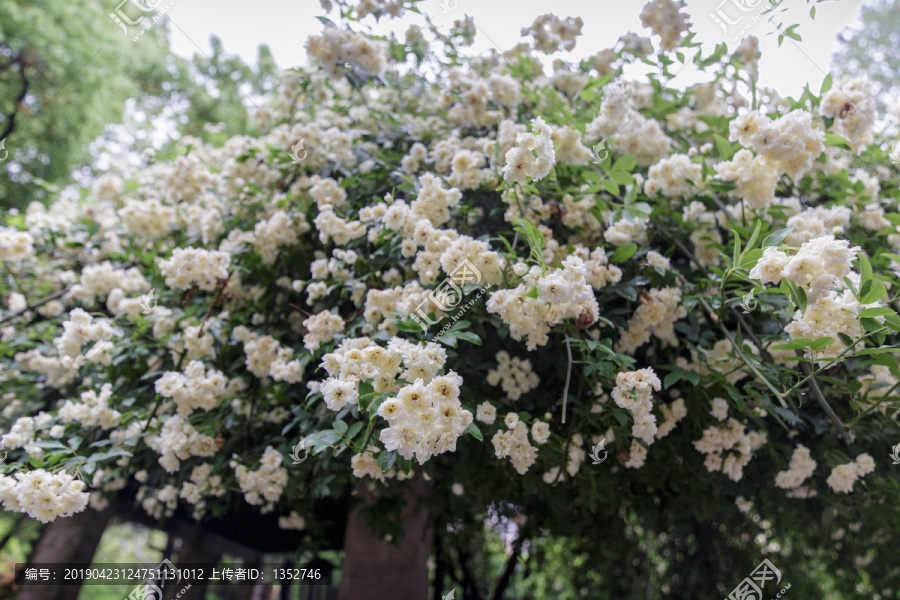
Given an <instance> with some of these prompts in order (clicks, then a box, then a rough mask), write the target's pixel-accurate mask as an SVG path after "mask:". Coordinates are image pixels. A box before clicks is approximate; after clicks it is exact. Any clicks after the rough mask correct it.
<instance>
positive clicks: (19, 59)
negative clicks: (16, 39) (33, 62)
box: [0, 52, 29, 140]
mask: <svg viewBox="0 0 900 600" xmlns="http://www.w3.org/2000/svg"><path fill="white" fill-rule="evenodd" d="M26 63H27V61H26V60H25V57H24V55H23V54H22V53H21V52H20V53H18V54H13V56H12V59H11V61H10V64H9V65H7V66H10V65H13V64H15V65H17V66H18V67H19V79H20V80H21V81H22V91H21V92H19V95H18V96H17V97H16V99H15V100H14V101H13V108H12V113H10V115H9V116H8V117H6V127H4V129H3V132H2V133H0V140H4V139H6V136H8V135H9V134H10V133H12V131H13V129H14V128H15V126H16V115H17V114H18V113H19V105H20V104H21V103H22V102H23V101H24V100H25V96H27V95H28V85H29V81H28V75H26V74H25V66H26Z"/></svg>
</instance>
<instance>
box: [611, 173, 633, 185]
mask: <svg viewBox="0 0 900 600" xmlns="http://www.w3.org/2000/svg"><path fill="white" fill-rule="evenodd" d="M609 177H610V179H612V180H613V181H615V182H616V183H618V184H619V185H631V184H632V183H634V177H632V176H631V175H629V174H628V173H626V172H624V171H619V170H616V169H613V170H612V171H610V172H609Z"/></svg>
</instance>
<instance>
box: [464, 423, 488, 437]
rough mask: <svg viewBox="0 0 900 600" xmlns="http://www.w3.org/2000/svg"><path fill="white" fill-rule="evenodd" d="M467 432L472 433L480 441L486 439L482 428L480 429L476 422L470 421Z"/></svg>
mask: <svg viewBox="0 0 900 600" xmlns="http://www.w3.org/2000/svg"><path fill="white" fill-rule="evenodd" d="M466 433H468V434H469V435H471V436H472V437H473V438H475V439H476V440H478V441H479V442H483V441H484V437H483V436H482V435H481V430H480V429H478V426H477V425H475V423H469V426H468V427H466Z"/></svg>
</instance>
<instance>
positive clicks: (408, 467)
mask: <svg viewBox="0 0 900 600" xmlns="http://www.w3.org/2000/svg"><path fill="white" fill-rule="evenodd" d="M397 464H398V465H399V466H400V470H401V471H403V474H404V475H409V472H410V471H412V468H413V461H412V460H411V459H408V458H403V457H402V456H397Z"/></svg>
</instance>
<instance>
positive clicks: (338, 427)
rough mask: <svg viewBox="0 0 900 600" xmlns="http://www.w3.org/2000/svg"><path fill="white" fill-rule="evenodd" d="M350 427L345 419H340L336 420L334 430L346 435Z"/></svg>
mask: <svg viewBox="0 0 900 600" xmlns="http://www.w3.org/2000/svg"><path fill="white" fill-rule="evenodd" d="M348 429H349V427H348V426H347V424H346V423H344V422H343V421H340V420H338V421H335V422H334V430H335V431H337V432H338V434H340V435H344V434H345V433H347V430H348Z"/></svg>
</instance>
